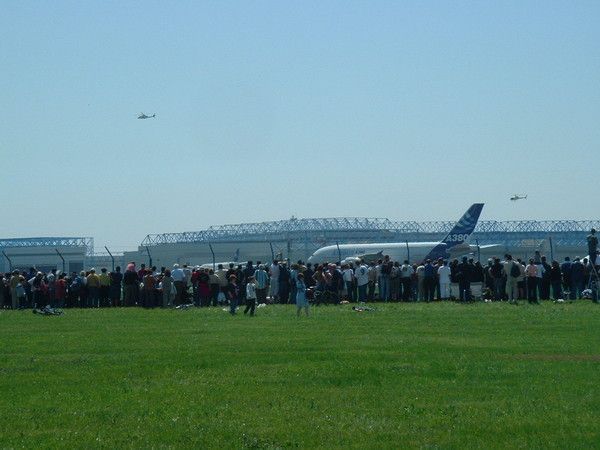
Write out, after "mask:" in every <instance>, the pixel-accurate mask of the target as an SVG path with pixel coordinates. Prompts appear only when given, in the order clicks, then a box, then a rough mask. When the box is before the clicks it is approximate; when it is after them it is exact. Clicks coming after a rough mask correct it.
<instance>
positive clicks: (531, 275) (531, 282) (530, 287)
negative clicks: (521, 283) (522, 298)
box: [525, 258, 539, 304]
mask: <svg viewBox="0 0 600 450" xmlns="http://www.w3.org/2000/svg"><path fill="white" fill-rule="evenodd" d="M525 275H526V277H527V281H526V282H527V300H528V301H529V303H536V304H539V302H538V299H537V283H538V265H537V264H535V262H534V260H533V258H530V259H529V264H527V267H525Z"/></svg>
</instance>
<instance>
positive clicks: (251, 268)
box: [241, 261, 256, 298]
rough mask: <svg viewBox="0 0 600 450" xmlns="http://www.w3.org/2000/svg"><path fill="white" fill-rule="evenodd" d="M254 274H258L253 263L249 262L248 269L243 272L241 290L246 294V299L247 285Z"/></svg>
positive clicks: (245, 268)
mask: <svg viewBox="0 0 600 450" xmlns="http://www.w3.org/2000/svg"><path fill="white" fill-rule="evenodd" d="M254 272H256V267H254V263H253V261H248V262H247V263H246V267H244V270H242V276H243V279H242V286H241V290H242V292H243V293H244V298H246V283H248V280H249V279H250V277H253V276H254Z"/></svg>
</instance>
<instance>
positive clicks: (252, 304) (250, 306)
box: [244, 277, 256, 316]
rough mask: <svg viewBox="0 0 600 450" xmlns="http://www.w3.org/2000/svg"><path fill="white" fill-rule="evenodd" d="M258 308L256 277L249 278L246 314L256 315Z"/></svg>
mask: <svg viewBox="0 0 600 450" xmlns="http://www.w3.org/2000/svg"><path fill="white" fill-rule="evenodd" d="M255 308H256V282H255V279H254V277H249V278H248V284H247V285H246V309H245V310H244V314H246V313H247V312H248V311H250V315H251V316H253V315H254V309H255Z"/></svg>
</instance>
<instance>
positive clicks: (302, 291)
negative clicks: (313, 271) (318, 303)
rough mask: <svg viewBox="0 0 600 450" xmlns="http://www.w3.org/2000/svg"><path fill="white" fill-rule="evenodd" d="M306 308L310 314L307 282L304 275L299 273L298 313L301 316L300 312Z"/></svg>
mask: <svg viewBox="0 0 600 450" xmlns="http://www.w3.org/2000/svg"><path fill="white" fill-rule="evenodd" d="M302 308H304V311H305V312H306V315H307V316H308V299H307V298H306V284H305V283H304V275H303V274H301V273H299V274H298V276H297V281H296V315H297V316H298V317H300V312H301V311H302Z"/></svg>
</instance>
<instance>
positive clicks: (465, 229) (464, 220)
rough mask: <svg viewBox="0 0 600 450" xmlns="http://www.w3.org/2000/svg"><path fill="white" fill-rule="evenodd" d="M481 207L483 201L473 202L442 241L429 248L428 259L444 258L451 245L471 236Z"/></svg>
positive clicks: (462, 242) (462, 241)
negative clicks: (431, 248)
mask: <svg viewBox="0 0 600 450" xmlns="http://www.w3.org/2000/svg"><path fill="white" fill-rule="evenodd" d="M482 209H483V203H473V204H472V205H471V207H470V208H469V209H467V212H465V213H464V214H463V216H462V217H461V218H460V219H459V220H458V222H456V224H455V225H454V227H452V229H451V230H450V232H449V233H448V234H447V235H446V237H445V238H444V239H442V242H440V244H438V245H437V246H436V247H435V248H434V249H433V250H431V252H430V253H429V255H427V257H428V258H430V259H433V258H440V257H441V258H446V257H447V256H448V252H449V251H450V250H451V249H452V247H456V246H457V245H461V244H464V242H465V241H466V240H467V239H469V236H471V233H473V230H475V226H476V225H477V221H478V220H479V216H480V215H481V210H482Z"/></svg>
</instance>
